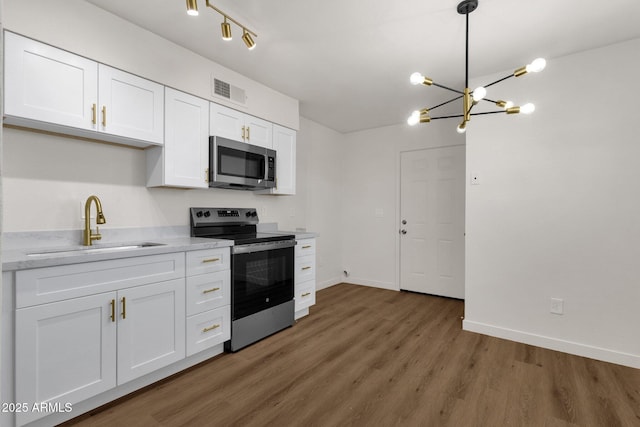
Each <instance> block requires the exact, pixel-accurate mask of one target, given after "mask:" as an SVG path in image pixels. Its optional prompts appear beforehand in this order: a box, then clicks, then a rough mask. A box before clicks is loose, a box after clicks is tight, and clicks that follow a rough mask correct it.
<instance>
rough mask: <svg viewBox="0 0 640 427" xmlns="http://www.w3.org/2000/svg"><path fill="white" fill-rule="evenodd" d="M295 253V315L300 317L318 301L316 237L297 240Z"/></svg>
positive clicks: (307, 312)
mask: <svg viewBox="0 0 640 427" xmlns="http://www.w3.org/2000/svg"><path fill="white" fill-rule="evenodd" d="M295 254H296V255H295V263H294V265H295V273H294V283H295V290H294V295H295V317H296V319H299V318H300V317H303V316H306V315H307V314H309V307H311V306H312V305H314V304H315V303H316V239H299V240H297V242H296V248H295Z"/></svg>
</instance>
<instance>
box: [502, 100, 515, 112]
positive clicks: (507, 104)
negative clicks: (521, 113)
mask: <svg viewBox="0 0 640 427" xmlns="http://www.w3.org/2000/svg"><path fill="white" fill-rule="evenodd" d="M511 107H513V101H507V102H506V103H505V104H504V109H505V110H506V109H507V108H511Z"/></svg>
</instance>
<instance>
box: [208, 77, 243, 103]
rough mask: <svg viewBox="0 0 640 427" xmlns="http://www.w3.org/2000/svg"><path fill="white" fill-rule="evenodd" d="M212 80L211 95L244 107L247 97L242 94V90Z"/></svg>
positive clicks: (217, 80)
mask: <svg viewBox="0 0 640 427" xmlns="http://www.w3.org/2000/svg"><path fill="white" fill-rule="evenodd" d="M212 80H213V95H215V96H219V97H221V98H224V99H228V100H229V101H233V102H235V103H236V104H240V105H245V103H246V100H247V97H246V95H245V93H244V89H241V88H239V87H237V86H233V85H230V84H229V83H227V82H225V81H222V80H219V79H216V78H215V77H212Z"/></svg>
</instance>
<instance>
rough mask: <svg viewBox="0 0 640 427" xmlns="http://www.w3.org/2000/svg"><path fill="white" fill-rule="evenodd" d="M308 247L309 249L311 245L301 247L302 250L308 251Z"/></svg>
mask: <svg viewBox="0 0 640 427" xmlns="http://www.w3.org/2000/svg"><path fill="white" fill-rule="evenodd" d="M310 247H311V245H304V246H303V247H302V249H309V248H310Z"/></svg>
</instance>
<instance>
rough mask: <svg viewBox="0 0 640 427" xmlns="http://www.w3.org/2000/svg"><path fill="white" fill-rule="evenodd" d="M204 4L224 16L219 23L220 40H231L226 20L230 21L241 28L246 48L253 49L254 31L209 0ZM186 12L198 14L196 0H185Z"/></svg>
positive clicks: (229, 26) (255, 35)
mask: <svg viewBox="0 0 640 427" xmlns="http://www.w3.org/2000/svg"><path fill="white" fill-rule="evenodd" d="M206 6H207V7H210V8H211V9H213V10H215V11H216V12H218V13H219V14H220V15H222V17H223V18H224V21H223V22H222V23H221V24H220V29H221V31H222V40H231V39H232V38H233V37H232V35H231V24H229V22H227V21H231V22H233V23H234V24H236V25H237V26H238V27H240V28H242V40H243V41H244V44H245V45H247V48H249V50H253V49H254V48H255V47H256V42H255V41H254V40H253V37H258V35H257V34H256V33H254V32H253V31H251V30H250V29H248V28H247V27H246V26H244V25H242V24H241V23H239V22H238V21H236V20H235V19H233V18H232V17H230V16H229V15H227V14H226V13H224V12H223V11H221V10H220V9H218V8H217V7H215V6H214V5H212V4H211V3H209V0H206ZM187 13H188V14H189V15H192V16H196V15H198V0H187Z"/></svg>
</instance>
